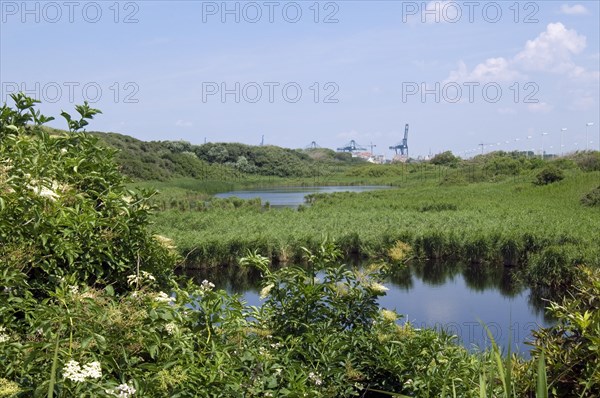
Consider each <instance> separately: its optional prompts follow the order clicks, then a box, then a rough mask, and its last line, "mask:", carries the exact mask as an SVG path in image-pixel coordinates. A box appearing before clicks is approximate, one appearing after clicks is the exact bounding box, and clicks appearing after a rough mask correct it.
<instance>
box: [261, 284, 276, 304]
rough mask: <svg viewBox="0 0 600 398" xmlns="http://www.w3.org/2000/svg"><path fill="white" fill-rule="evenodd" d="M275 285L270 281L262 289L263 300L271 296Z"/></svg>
mask: <svg viewBox="0 0 600 398" xmlns="http://www.w3.org/2000/svg"><path fill="white" fill-rule="evenodd" d="M273 286H274V285H273V284H272V283H270V284H268V285H267V286H265V287H263V288H262V289H261V290H260V299H261V300H264V299H266V298H267V297H269V293H271V289H273Z"/></svg>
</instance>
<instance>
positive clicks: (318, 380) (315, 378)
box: [308, 372, 323, 386]
mask: <svg viewBox="0 0 600 398" xmlns="http://www.w3.org/2000/svg"><path fill="white" fill-rule="evenodd" d="M308 378H309V379H310V380H311V381H312V382H313V383H315V385H316V386H320V385H321V384H323V379H321V375H320V374H318V373H314V372H310V373H309V374H308Z"/></svg>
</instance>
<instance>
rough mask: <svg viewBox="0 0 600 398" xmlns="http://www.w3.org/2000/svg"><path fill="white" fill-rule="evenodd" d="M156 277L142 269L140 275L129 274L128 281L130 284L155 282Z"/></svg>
mask: <svg viewBox="0 0 600 398" xmlns="http://www.w3.org/2000/svg"><path fill="white" fill-rule="evenodd" d="M155 280H156V278H155V277H154V275H152V274H151V273H150V272H146V271H141V272H140V274H139V275H129V276H127V283H128V284H129V286H132V285H137V284H144V283H147V282H153V281H155Z"/></svg>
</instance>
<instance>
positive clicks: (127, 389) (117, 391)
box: [104, 383, 136, 398]
mask: <svg viewBox="0 0 600 398" xmlns="http://www.w3.org/2000/svg"><path fill="white" fill-rule="evenodd" d="M135 391H136V390H135V388H133V386H130V385H129V384H125V383H123V384H120V385H118V386H116V387H115V388H113V389H110V390H104V392H105V393H107V394H111V395H114V396H115V397H119V398H129V397H131V396H133V394H135Z"/></svg>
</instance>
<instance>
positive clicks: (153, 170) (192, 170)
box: [48, 129, 363, 181]
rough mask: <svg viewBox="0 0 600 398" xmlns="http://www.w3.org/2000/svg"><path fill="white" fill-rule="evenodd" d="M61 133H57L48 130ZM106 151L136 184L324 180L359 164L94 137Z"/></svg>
mask: <svg viewBox="0 0 600 398" xmlns="http://www.w3.org/2000/svg"><path fill="white" fill-rule="evenodd" d="M48 130H49V131H52V132H55V133H60V130H54V129H48ZM91 134H93V135H95V136H97V137H98V138H99V139H100V140H101V141H102V142H103V143H104V144H105V145H107V146H108V147H111V148H114V149H118V150H119V152H118V153H117V154H116V157H115V160H116V161H117V163H118V164H119V165H120V166H121V171H122V172H123V173H124V174H126V175H128V176H130V177H132V178H134V179H136V180H160V181H166V180H170V179H173V178H186V177H191V178H195V179H200V180H212V181H239V180H245V179H247V178H252V176H274V177H321V178H323V177H325V176H328V175H331V174H332V173H333V172H334V171H336V170H339V169H340V168H346V167H348V166H349V165H351V164H355V163H357V162H358V163H361V162H363V161H362V160H360V159H356V158H352V156H351V155H350V154H349V153H344V154H340V153H337V152H334V151H332V150H330V149H322V148H318V149H308V150H300V149H298V150H292V149H286V148H280V147H277V146H272V145H267V146H251V145H245V144H238V143H207V144H203V145H193V144H191V143H189V142H187V141H152V142H145V141H141V140H138V139H136V138H133V137H130V136H126V135H122V134H117V133H101V132H92V133H91Z"/></svg>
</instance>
